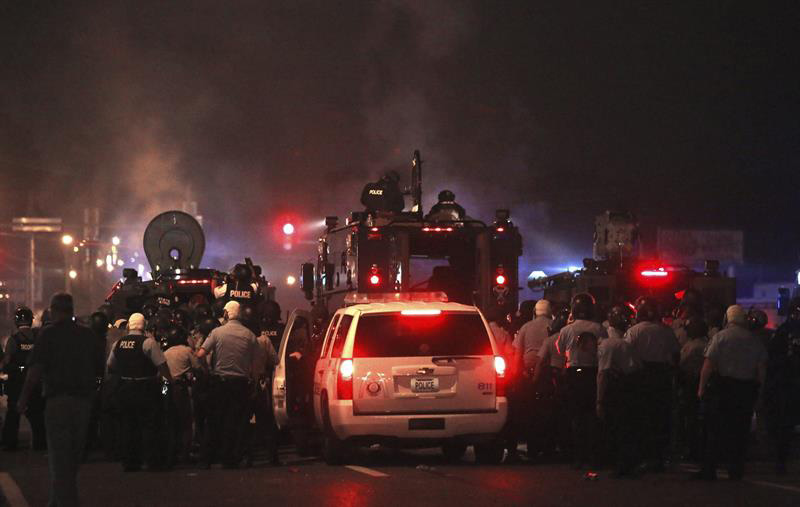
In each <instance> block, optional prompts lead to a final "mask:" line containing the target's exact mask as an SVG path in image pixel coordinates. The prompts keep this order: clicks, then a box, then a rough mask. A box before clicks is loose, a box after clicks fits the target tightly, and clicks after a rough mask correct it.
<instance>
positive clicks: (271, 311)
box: [261, 300, 286, 351]
mask: <svg viewBox="0 0 800 507" xmlns="http://www.w3.org/2000/svg"><path fill="white" fill-rule="evenodd" d="M285 328H286V326H285V325H284V324H283V323H282V322H281V306H280V305H279V304H278V302H277V301H271V300H270V301H264V303H263V304H262V305H261V332H262V334H264V335H265V336H266V337H267V338H268V339H269V341H270V343H271V344H272V348H273V349H275V350H276V351H277V350H278V349H280V348H281V339H282V338H283V330H284V329H285Z"/></svg>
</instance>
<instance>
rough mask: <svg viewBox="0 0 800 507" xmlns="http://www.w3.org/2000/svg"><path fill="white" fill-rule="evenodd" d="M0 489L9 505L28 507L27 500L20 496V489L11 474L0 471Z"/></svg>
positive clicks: (12, 506)
mask: <svg viewBox="0 0 800 507" xmlns="http://www.w3.org/2000/svg"><path fill="white" fill-rule="evenodd" d="M0 489H1V490H3V495H4V496H5V497H6V500H8V505H10V506H11V507H28V501H27V500H25V497H24V496H22V491H21V490H20V489H19V486H17V483H16V482H14V479H12V478H11V475H9V474H7V473H5V472H0Z"/></svg>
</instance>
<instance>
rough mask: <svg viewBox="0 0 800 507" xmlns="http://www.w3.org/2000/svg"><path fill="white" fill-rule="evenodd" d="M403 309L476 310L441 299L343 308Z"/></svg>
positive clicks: (367, 310)
mask: <svg viewBox="0 0 800 507" xmlns="http://www.w3.org/2000/svg"><path fill="white" fill-rule="evenodd" d="M403 310H441V311H448V312H478V308H477V307H475V306H469V305H462V304H460V303H447V302H441V301H432V302H422V301H397V302H391V303H365V304H358V305H353V306H348V307H346V308H344V311H343V313H344V314H345V315H355V314H356V313H388V312H402V311H403Z"/></svg>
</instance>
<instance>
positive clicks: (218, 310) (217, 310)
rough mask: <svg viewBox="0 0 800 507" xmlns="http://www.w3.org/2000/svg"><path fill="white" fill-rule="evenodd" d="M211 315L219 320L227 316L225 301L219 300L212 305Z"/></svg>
mask: <svg viewBox="0 0 800 507" xmlns="http://www.w3.org/2000/svg"><path fill="white" fill-rule="evenodd" d="M211 315H212V316H213V317H214V318H215V319H218V320H219V319H221V318H222V317H223V316H224V315H225V300H224V299H217V300H216V301H214V304H213V305H211Z"/></svg>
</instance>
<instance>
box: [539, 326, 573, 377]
mask: <svg viewBox="0 0 800 507" xmlns="http://www.w3.org/2000/svg"><path fill="white" fill-rule="evenodd" d="M557 339H558V333H554V334H551V335H550V336H548V337H547V339H546V340H545V341H544V343H543V344H542V346H541V347H539V354H538V356H539V357H547V358H548V359H549V361H550V363H549V364H550V366H552V367H553V368H558V369H559V370H562V369H564V365H566V363H567V358H566V357H564V355H563V354H559V352H558V349H557V348H556V340H557Z"/></svg>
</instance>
